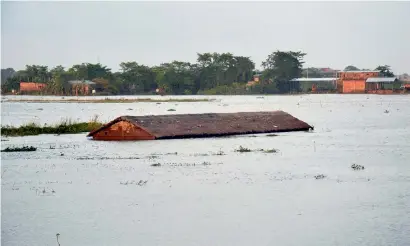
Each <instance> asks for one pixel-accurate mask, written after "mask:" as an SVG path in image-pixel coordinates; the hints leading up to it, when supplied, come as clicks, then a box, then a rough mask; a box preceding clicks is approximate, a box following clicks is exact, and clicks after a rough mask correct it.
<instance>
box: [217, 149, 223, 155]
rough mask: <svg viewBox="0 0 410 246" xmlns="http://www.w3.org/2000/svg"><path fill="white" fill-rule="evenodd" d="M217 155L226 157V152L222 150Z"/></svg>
mask: <svg viewBox="0 0 410 246" xmlns="http://www.w3.org/2000/svg"><path fill="white" fill-rule="evenodd" d="M215 155H225V152H223V151H222V150H220V151H218V152H216V154H215Z"/></svg>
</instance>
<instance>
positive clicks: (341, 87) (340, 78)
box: [337, 71, 379, 93]
mask: <svg viewBox="0 0 410 246" xmlns="http://www.w3.org/2000/svg"><path fill="white" fill-rule="evenodd" d="M378 76H379V71H343V72H339V73H338V74H337V89H338V91H339V92H342V93H365V91H366V80H367V79H368V78H372V77H378Z"/></svg>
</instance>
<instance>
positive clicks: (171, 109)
mask: <svg viewBox="0 0 410 246" xmlns="http://www.w3.org/2000/svg"><path fill="white" fill-rule="evenodd" d="M167 111H176V110H175V109H173V108H170V109H168V110H167Z"/></svg>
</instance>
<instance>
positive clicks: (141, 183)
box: [120, 180, 148, 186]
mask: <svg viewBox="0 0 410 246" xmlns="http://www.w3.org/2000/svg"><path fill="white" fill-rule="evenodd" d="M147 182H148V180H140V181H138V182H137V181H135V180H131V181H128V180H127V181H125V182H120V184H121V185H133V184H135V185H139V186H144V185H146V184H147Z"/></svg>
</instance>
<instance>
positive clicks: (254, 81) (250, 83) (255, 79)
mask: <svg viewBox="0 0 410 246" xmlns="http://www.w3.org/2000/svg"><path fill="white" fill-rule="evenodd" d="M260 79H261V74H255V75H253V77H252V81H248V83H246V87H252V86H254V85H256V84H258V83H259V82H260Z"/></svg>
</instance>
